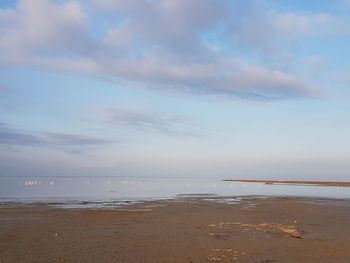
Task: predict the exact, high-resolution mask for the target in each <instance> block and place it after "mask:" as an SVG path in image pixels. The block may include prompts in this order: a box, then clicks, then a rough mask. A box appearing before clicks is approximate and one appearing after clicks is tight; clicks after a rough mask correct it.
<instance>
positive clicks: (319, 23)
mask: <svg viewBox="0 0 350 263" xmlns="http://www.w3.org/2000/svg"><path fill="white" fill-rule="evenodd" d="M258 2H261V1H251V2H249V4H247V2H246V1H229V0H215V1H213V0H160V1H146V0H141V1H135V0H131V1H119V0H116V1H110V0H101V1H97V0H96V1H91V2H90V1H89V2H86V1H73V0H70V1H64V2H55V1H51V0H20V1H19V3H18V5H17V7H16V8H15V9H0V54H1V57H0V63H1V62H2V63H7V64H11V63H12V64H16V65H18V64H19V65H25V66H30V67H33V66H35V67H41V68H46V69H47V68H49V69H53V70H61V71H69V72H75V73H84V74H89V75H93V76H98V77H103V78H109V79H113V80H114V81H116V82H119V83H123V85H126V86H133V85H135V84H136V85H138V86H141V87H144V88H148V89H149V88H151V89H154V88H155V87H156V88H157V90H167V89H177V90H179V91H182V92H185V93H190V94H193V93H195V94H200V95H214V96H216V95H220V96H222V95H224V96H228V97H239V98H243V99H283V98H300V97H320V96H323V92H322V91H320V90H319V89H318V88H315V87H314V85H312V83H309V82H308V81H306V80H305V79H304V77H303V76H299V75H298V74H297V73H295V71H293V70H290V71H286V70H285V69H283V68H278V67H277V66H275V65H268V64H261V63H259V62H254V63H253V62H248V61H247V60H246V58H245V57H244V56H239V53H237V52H233V53H235V54H237V55H235V56H233V55H230V53H228V52H226V49H225V48H223V46H227V45H229V47H230V49H231V50H235V49H237V48H238V50H239V49H240V48H242V47H243V46H251V47H253V48H254V49H257V50H262V51H263V52H265V51H266V50H267V49H271V48H272V49H275V48H276V47H275V46H274V44H273V43H280V40H289V39H292V38H300V37H317V36H320V35H334V34H344V33H345V32H346V34H348V33H347V32H349V31H348V29H349V28H350V26H349V23H348V22H347V21H346V20H344V19H341V18H336V17H333V16H331V15H329V14H307V15H305V14H298V13H276V12H272V11H269V9H268V8H265V9H259V4H258ZM243 7H244V9H242V8H243ZM107 9H108V10H107ZM96 10H98V11H96ZM238 10H243V11H244V15H239V13H238ZM257 10H267V11H257ZM96 12H99V15H100V17H101V20H102V21H103V22H101V23H103V24H104V25H110V26H108V27H107V28H105V31H104V32H102V33H101V32H99V34H96V32H94V28H93V27H92V26H91V24H90V22H89V21H91V20H93V16H94V14H95V13H96ZM95 27H96V25H95ZM215 27H217V28H221V30H217V31H215V30H214V28H215ZM321 29H322V30H321ZM208 34H209V35H210V36H211V37H210V39H209V38H208V37H207V35H208ZM213 39H214V40H213ZM287 42H288V41H286V43H287ZM237 45H239V47H237ZM231 53H232V52H231Z"/></svg>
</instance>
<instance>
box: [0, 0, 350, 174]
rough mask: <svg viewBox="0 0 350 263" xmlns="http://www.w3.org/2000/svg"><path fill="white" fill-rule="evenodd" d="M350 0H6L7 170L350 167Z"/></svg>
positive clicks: (0, 158) (3, 98)
mask: <svg viewBox="0 0 350 263" xmlns="http://www.w3.org/2000/svg"><path fill="white" fill-rule="evenodd" d="M349 46H350V1H345V0H338V1H318V2H317V4H316V3H314V2H313V1H289V0H288V1H287V0H285V1H273V0H270V1H268V0H251V1H246V0H245V1H243V0H235V1H231V0H130V1H123V0H86V1H78V0H60V1H55V0H19V1H9V0H6V1H1V2H0V175H1V176H16V175H17V176H34V175H48V176H50V175H51V176H61V175H65V176H66V175H79V176H83V175H86V176H99V175H103V176H191V177H200V176H206V177H217V178H280V179H286V178H306V179H328V180H332V179H337V180H348V179H349V176H350V175H349V173H348V171H349V170H350V160H349V158H350V140H349V134H350V65H349V61H350V52H348V47H349Z"/></svg>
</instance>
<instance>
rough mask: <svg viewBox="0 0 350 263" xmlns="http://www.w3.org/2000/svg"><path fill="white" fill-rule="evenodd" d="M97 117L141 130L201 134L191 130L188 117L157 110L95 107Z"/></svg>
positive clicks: (107, 121) (173, 134)
mask: <svg viewBox="0 0 350 263" xmlns="http://www.w3.org/2000/svg"><path fill="white" fill-rule="evenodd" d="M94 112H95V113H97V115H98V116H97V117H98V118H100V119H101V120H103V121H104V122H105V123H109V124H111V125H114V126H120V127H126V128H131V129H134V130H140V131H143V132H144V131H147V130H148V131H153V132H160V133H163V134H167V135H172V136H199V135H198V134H197V133H196V132H193V131H191V130H192V127H191V125H190V121H192V122H193V120H191V119H190V118H188V117H183V116H174V115H166V114H160V113H156V112H146V111H136V110H127V109H121V108H115V107H114V108H98V109H94Z"/></svg>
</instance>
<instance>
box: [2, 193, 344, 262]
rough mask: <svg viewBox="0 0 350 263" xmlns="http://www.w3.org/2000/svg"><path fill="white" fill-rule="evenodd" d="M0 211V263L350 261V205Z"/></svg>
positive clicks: (197, 204) (248, 201)
mask: <svg viewBox="0 0 350 263" xmlns="http://www.w3.org/2000/svg"><path fill="white" fill-rule="evenodd" d="M217 201H220V200H219V199H218V200H217ZM0 207H1V208H0V222H1V224H0V242H1V243H0V262H3V263H4V262H11V263H17V262H18V263H20V262H28V263H29V262H84V263H88V262H118V263H122V262H133V263H136V262H150V263H151V262H152V263H156V262H159V263H166V262H198V263H200V262H249V263H253V262H254V263H256V262H259V263H260V262H265V263H267V262H271V263H272V262H281V263H288V262H308V263H309V262H310V263H311V262H315V263H316V262H317V263H322V262H327V263H329V262H332V263H335V262H344V263H348V262H350V227H349V222H350V201H349V200H336V199H308V198H245V199H243V200H242V201H241V202H239V203H237V204H224V203H220V202H207V201H203V200H197V199H189V200H181V199H180V200H173V201H156V202H146V203H142V204H138V205H133V206H130V207H128V208H127V209H124V210H101V209H100V210H88V209H83V210H68V209H62V208H57V207H54V206H50V205H44V204H27V205H23V204H22V205H20V204H17V205H16V204H1V206H0Z"/></svg>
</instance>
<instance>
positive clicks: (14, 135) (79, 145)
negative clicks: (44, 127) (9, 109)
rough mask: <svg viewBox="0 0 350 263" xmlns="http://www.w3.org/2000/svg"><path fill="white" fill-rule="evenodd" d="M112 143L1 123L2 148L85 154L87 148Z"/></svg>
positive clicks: (0, 142) (82, 136) (83, 136)
mask: <svg viewBox="0 0 350 263" xmlns="http://www.w3.org/2000/svg"><path fill="white" fill-rule="evenodd" d="M111 143H114V141H111V140H106V139H100V138H93V137H89V136H85V135H78V134H65V133H52V132H36V133H33V132H27V131H21V130H17V129H14V128H11V127H9V126H8V125H6V124H4V123H1V122H0V146H38V147H46V148H52V149H58V150H63V151H67V152H84V150H86V147H89V146H98V145H103V144H111Z"/></svg>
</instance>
